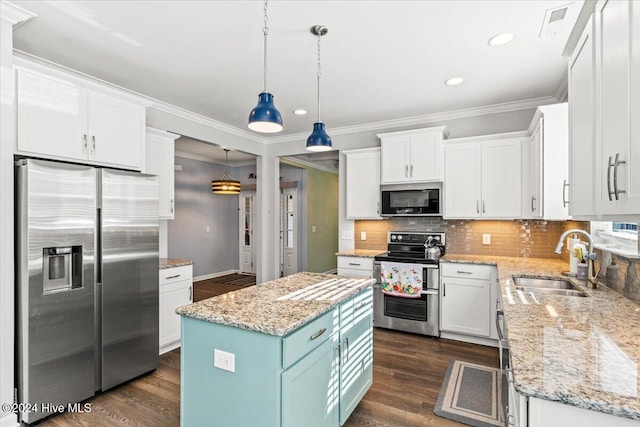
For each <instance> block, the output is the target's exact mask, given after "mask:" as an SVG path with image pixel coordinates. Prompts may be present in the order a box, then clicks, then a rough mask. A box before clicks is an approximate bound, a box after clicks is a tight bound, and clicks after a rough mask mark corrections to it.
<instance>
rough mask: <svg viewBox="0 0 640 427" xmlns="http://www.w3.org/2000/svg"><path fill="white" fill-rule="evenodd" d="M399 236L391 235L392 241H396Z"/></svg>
mask: <svg viewBox="0 0 640 427" xmlns="http://www.w3.org/2000/svg"><path fill="white" fill-rule="evenodd" d="M397 238H398V236H396V235H395V234H392V235H391V241H392V242H395V241H396V239H397Z"/></svg>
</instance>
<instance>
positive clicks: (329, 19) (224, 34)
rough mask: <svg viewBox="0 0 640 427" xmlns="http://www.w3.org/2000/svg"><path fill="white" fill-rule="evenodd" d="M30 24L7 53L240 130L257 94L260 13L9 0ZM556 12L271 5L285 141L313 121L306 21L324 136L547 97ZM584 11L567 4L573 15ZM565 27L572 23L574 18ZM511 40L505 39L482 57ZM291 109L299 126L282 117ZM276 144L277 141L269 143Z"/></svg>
mask: <svg viewBox="0 0 640 427" xmlns="http://www.w3.org/2000/svg"><path fill="white" fill-rule="evenodd" d="M14 3H16V4H17V5H19V6H21V7H23V8H25V9H27V10H28V11H31V12H34V13H36V14H37V15H38V16H37V17H36V18H35V19H33V20H31V21H29V22H27V23H26V24H25V25H23V26H21V27H20V28H18V29H17V30H16V31H15V47H16V48H17V49H19V50H22V51H25V52H27V53H30V54H33V55H36V56H39V57H42V58H45V59H48V60H50V61H53V62H56V63H59V64H61V65H64V66H67V67H70V68H72V69H76V70H79V71H81V72H84V73H87V74H89V75H93V76H96V77H98V78H101V79H104V80H107V81H110V82H112V83H115V84H117V85H120V86H123V87H126V88H128V89H131V90H133V91H136V92H138V93H141V94H144V95H147V96H150V97H153V98H155V99H158V100H161V101H165V102H168V103H170V104H173V105H176V106H178V107H182V108H185V109H187V110H190V111H193V112H196V113H199V114H202V115H205V116H207V117H211V118H213V119H216V120H218V121H221V122H223V123H226V124H229V125H232V126H235V127H238V128H239V129H243V130H248V129H247V127H246V122H247V117H248V115H249V112H250V111H251V109H252V108H253V107H254V106H255V104H256V102H257V96H258V93H259V92H261V91H262V19H263V17H262V8H263V2H262V1H260V0H254V1H204V0H202V1H162V0H155V1H154V0H146V1H141V0H137V1H61V0H59V1H14ZM567 3H571V1H570V0H560V1H544V0H532V1H525V0H521V1H480V0H476V1H473V0H471V1H398V0H395V1H356V0H354V1H302V0H297V1H277V0H272V1H270V2H269V27H270V33H269V81H268V90H269V91H270V92H272V93H273V94H274V96H275V100H276V106H277V107H278V108H279V110H280V111H281V112H282V114H283V118H284V121H285V132H284V134H292V133H300V132H302V133H306V132H310V131H311V127H312V123H313V122H314V121H315V114H316V107H315V102H316V80H315V74H316V55H317V52H316V38H315V37H314V36H313V35H311V34H310V33H309V28H310V27H311V26H312V25H314V24H324V25H326V26H327V27H328V28H329V34H328V35H327V36H325V37H324V38H323V40H322V73H323V74H322V119H323V121H324V122H325V123H326V124H327V129H328V131H329V134H331V129H332V128H338V127H343V126H351V125H359V124H364V123H372V122H379V121H386V120H394V119H400V118H405V117H413V116H421V115H427V114H432V113H438V112H444V111H452V110H460V109H465V108H472V107H478V106H485V105H493V104H500V103H508V102H514V101H521V100H527V99H532V98H538V97H546V96H556V95H557V93H561V92H562V90H563V88H564V86H565V85H566V83H564V76H565V74H566V60H565V59H563V58H562V56H561V54H562V50H563V47H564V44H565V41H566V38H567V36H568V34H567V33H565V34H563V35H556V36H552V37H545V38H540V37H539V33H540V30H541V26H542V22H543V18H544V16H545V12H546V10H547V9H550V8H556V7H559V6H562V5H565V4H567ZM581 3H582V1H581V0H579V1H576V2H574V4H573V6H572V7H573V8H575V9H576V12H577V9H578V6H579V5H580V4H581ZM574 16H575V14H574ZM504 31H509V32H513V33H514V34H515V35H516V38H515V40H514V41H513V42H512V43H511V44H509V45H506V46H503V47H500V48H492V47H489V46H488V45H487V40H488V39H489V38H490V37H491V36H493V35H495V34H497V33H500V32H504ZM453 76H462V77H464V78H465V83H464V84H462V85H460V86H455V87H449V86H445V85H444V84H443V82H444V81H445V80H447V79H448V78H450V77H453ZM295 108H305V109H307V110H309V113H310V114H309V115H307V116H305V117H298V116H294V115H293V114H292V111H293V110H294V109H295ZM279 135H283V134H279Z"/></svg>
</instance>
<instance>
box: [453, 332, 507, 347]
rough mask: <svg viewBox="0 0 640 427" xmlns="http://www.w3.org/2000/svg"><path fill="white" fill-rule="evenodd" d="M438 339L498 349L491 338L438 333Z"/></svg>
mask: <svg viewBox="0 0 640 427" xmlns="http://www.w3.org/2000/svg"><path fill="white" fill-rule="evenodd" d="M440 338H444V339H448V340H455V341H464V342H469V343H471V344H480V345H486V346H488V347H498V340H494V339H491V338H483V337H474V336H473V335H463V334H454V333H451V332H440Z"/></svg>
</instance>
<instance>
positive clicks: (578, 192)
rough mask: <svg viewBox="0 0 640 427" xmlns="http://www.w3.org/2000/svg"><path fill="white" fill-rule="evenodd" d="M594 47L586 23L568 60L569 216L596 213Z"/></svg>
mask: <svg viewBox="0 0 640 427" xmlns="http://www.w3.org/2000/svg"><path fill="white" fill-rule="evenodd" d="M594 49H595V44H594V43H593V19H589V22H588V23H587V26H586V27H585V29H584V31H583V33H582V35H581V36H580V39H579V40H578V44H577V45H576V48H575V50H574V52H573V55H571V57H570V58H569V73H568V74H569V188H568V190H569V194H568V199H569V215H571V216H574V217H584V216H589V215H593V214H594V213H595V206H594V189H595V182H594V176H595V172H594V154H595V99H594V97H595V75H594V69H595V51H594Z"/></svg>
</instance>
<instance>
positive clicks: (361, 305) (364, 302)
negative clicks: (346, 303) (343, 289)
mask: <svg viewBox="0 0 640 427" xmlns="http://www.w3.org/2000/svg"><path fill="white" fill-rule="evenodd" d="M365 305H367V301H363V302H361V303H360V304H358V305H356V307H355V308H354V309H353V311H358V310H360V309H361V308H362V307H364V306H365Z"/></svg>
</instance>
